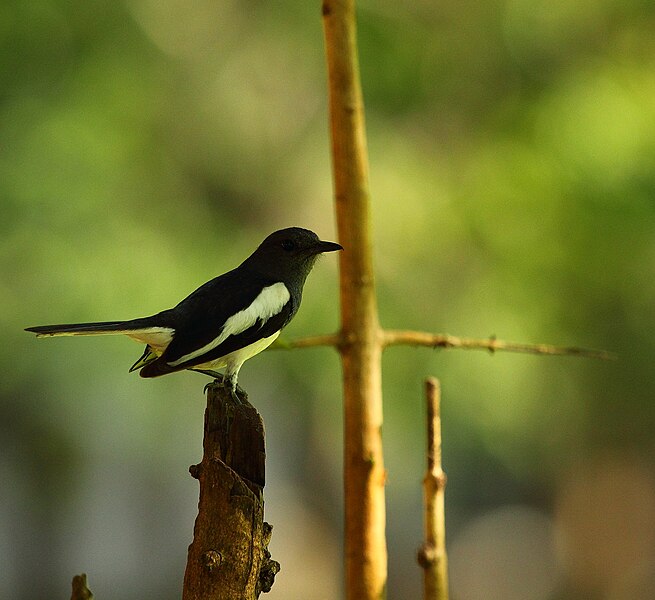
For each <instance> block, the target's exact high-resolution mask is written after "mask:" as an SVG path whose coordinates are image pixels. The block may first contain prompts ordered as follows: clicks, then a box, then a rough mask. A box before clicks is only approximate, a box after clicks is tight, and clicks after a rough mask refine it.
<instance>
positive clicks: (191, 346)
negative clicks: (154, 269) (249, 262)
mask: <svg viewBox="0 0 655 600" xmlns="http://www.w3.org/2000/svg"><path fill="white" fill-rule="evenodd" d="M280 286H282V287H280ZM264 290H267V291H266V292H265V293H264V294H263V291H264ZM262 294H263V295H262ZM262 298H264V300H273V301H274V302H273V304H274V305H275V306H273V308H276V310H275V312H274V313H273V314H269V313H270V310H269V312H268V313H267V312H266V310H264V311H263V313H262V314H263V315H264V318H254V317H257V316H258V310H260V309H262V307H264V308H265V306H266V303H265V302H263V301H262ZM257 300H259V302H257ZM276 302H277V304H278V305H279V307H278V306H277V305H276V304H275V303H276ZM260 304H261V305H262V306H260ZM269 309H270V302H269ZM297 309H298V307H297V303H296V302H295V300H294V299H293V298H292V297H291V294H290V293H289V291H288V289H287V288H286V286H284V284H283V283H282V282H275V281H271V280H269V279H266V278H264V277H261V276H259V275H256V274H254V273H252V272H247V271H244V270H243V269H238V268H237V269H235V270H233V271H230V272H228V273H225V274H224V275H221V276H220V277H217V278H215V279H212V280H211V281H209V282H207V283H206V284H205V285H203V286H201V287H200V288H198V289H197V290H196V291H195V292H193V293H192V294H191V295H190V296H188V297H187V298H185V299H184V300H183V301H182V302H180V304H178V305H177V306H176V307H175V308H174V309H173V311H174V312H175V313H176V317H177V318H176V320H177V327H176V331H175V337H174V338H173V340H172V341H171V343H170V344H169V346H168V348H166V351H165V352H164V353H163V354H162V355H161V356H160V357H159V358H158V359H157V360H156V361H154V362H152V363H150V364H148V365H146V366H144V367H143V369H141V372H140V374H141V376H142V377H157V376H159V375H165V374H166V373H172V372H173V371H179V370H182V369H188V368H190V367H193V366H194V365H200V364H203V363H206V362H209V361H212V360H215V359H217V358H220V357H221V356H225V355H226V354H229V353H230V352H234V351H236V350H239V349H241V348H245V347H246V346H249V345H250V344H252V343H254V342H256V341H258V340H260V339H262V338H266V337H269V336H271V335H273V334H274V333H276V332H278V331H279V330H280V329H282V328H283V327H284V326H285V325H286V324H287V323H288V322H289V321H290V320H291V318H292V317H293V315H294V314H295V312H296V311H297ZM244 311H249V312H247V313H245V318H241V319H240V320H239V323H241V327H239V326H237V325H235V322H234V320H232V321H230V319H231V318H232V317H234V316H235V315H237V314H239V313H240V314H241V316H242V317H243V316H244ZM237 319H238V318H237ZM226 325H227V326H226ZM230 331H233V333H230V334H229V335H226V334H228V333H229V332H230ZM217 342H218V343H217Z"/></svg>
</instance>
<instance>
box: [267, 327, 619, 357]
mask: <svg viewBox="0 0 655 600" xmlns="http://www.w3.org/2000/svg"><path fill="white" fill-rule="evenodd" d="M341 343H342V340H341V336H340V335H339V334H338V333H332V334H328V335H315V336H311V337H305V338H300V339H298V340H279V339H278V340H277V341H276V342H275V343H274V344H273V345H272V346H271V349H277V350H293V349H295V348H311V347H313V346H335V347H338V346H339V345H340V344H341ZM380 344H381V346H382V347H383V348H386V347H387V346H427V347H430V348H445V349H449V348H461V349H463V350H488V351H489V352H492V353H493V352H496V351H501V352H517V353H521V354H542V355H551V356H584V357H586V358H598V359H601V360H616V355H615V354H612V353H611V352H607V351H605V350H593V349H589V348H580V347H578V346H553V345H551V344H522V343H518V342H505V341H503V340H498V339H496V338H495V337H493V336H491V337H489V338H486V339H473V338H462V337H457V336H454V335H449V334H447V333H428V332H425V331H404V330H402V331H400V330H389V331H387V330H381V331H380Z"/></svg>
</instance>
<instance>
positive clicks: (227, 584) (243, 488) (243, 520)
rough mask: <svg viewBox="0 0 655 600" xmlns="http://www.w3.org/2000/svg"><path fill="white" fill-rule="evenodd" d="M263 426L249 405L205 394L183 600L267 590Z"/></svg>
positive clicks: (248, 598) (240, 599) (224, 598)
mask: <svg viewBox="0 0 655 600" xmlns="http://www.w3.org/2000/svg"><path fill="white" fill-rule="evenodd" d="M265 458H266V455H265V449H264V424H263V422H262V419H261V417H260V415H259V413H258V412H257V411H256V410H255V408H254V407H252V406H251V405H250V404H248V403H247V402H245V403H244V404H241V405H238V404H235V403H234V401H233V400H232V397H231V395H230V392H229V391H228V390H226V389H225V388H223V387H222V386H220V385H217V384H210V385H209V386H208V387H207V409H206V410H205V427H204V438H203V457H202V462H201V463H200V464H198V465H193V466H191V467H190V468H189V471H190V473H191V475H192V476H193V477H195V478H196V479H198V481H199V482H200V500H199V503H198V516H197V518H196V523H195V527H194V531H193V542H192V543H191V545H190V546H189V554H188V560H187V566H186V571H185V574H184V591H183V596H182V597H183V600H201V599H202V600H253V599H256V598H258V597H259V595H260V593H261V592H268V591H269V590H270V589H271V586H272V585H273V581H274V579H275V575H276V573H277V572H278V571H279V570H280V565H279V564H278V563H277V562H275V561H273V560H271V557H270V553H269V552H268V543H269V541H270V538H271V531H272V528H271V526H270V525H268V523H265V522H264V497H263V489H264V483H265V467H264V465H265Z"/></svg>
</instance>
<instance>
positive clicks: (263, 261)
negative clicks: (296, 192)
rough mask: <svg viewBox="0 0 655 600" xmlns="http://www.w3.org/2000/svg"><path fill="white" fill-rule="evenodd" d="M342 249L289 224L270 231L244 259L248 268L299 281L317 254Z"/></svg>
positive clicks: (311, 232) (308, 231) (310, 266)
mask: <svg viewBox="0 0 655 600" xmlns="http://www.w3.org/2000/svg"><path fill="white" fill-rule="evenodd" d="M335 250H343V248H342V247H341V246H340V245H339V244H337V243H335V242H325V241H323V240H321V239H319V237H318V236H317V235H316V234H315V233H314V232H313V231H310V230H309V229H302V228H301V227H288V228H287V229H280V230H279V231H275V232H273V233H271V235H269V236H268V237H267V238H266V239H265V240H264V241H263V242H262V243H261V244H260V245H259V247H258V248H257V250H255V251H254V252H253V253H252V254H251V255H250V256H249V257H248V258H247V259H246V261H245V263H244V266H245V265H246V264H247V265H248V267H249V268H251V269H253V270H257V271H258V272H259V273H261V274H265V275H270V276H272V277H274V278H279V279H280V280H282V281H285V282H287V281H288V282H292V281H299V283H300V284H301V285H302V283H304V281H305V278H306V277H307V275H309V272H310V271H311V270H312V267H313V266H314V263H315V262H316V259H317V258H318V256H319V255H321V254H323V253H324V252H334V251H335Z"/></svg>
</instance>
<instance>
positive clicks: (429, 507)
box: [418, 377, 448, 600]
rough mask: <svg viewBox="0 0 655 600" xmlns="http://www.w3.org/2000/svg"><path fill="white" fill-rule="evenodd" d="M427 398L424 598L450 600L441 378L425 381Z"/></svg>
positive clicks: (422, 561)
mask: <svg viewBox="0 0 655 600" xmlns="http://www.w3.org/2000/svg"><path fill="white" fill-rule="evenodd" d="M425 396H426V399H427V416H428V419H427V430H428V439H427V451H428V452H427V456H428V460H427V463H428V464H427V471H426V472H425V477H424V479H423V494H424V510H425V516H424V526H425V542H424V543H423V546H422V547H421V548H420V550H419V552H418V562H419V564H420V565H421V567H422V568H423V598H424V600H448V557H447V555H446V513H445V508H444V494H445V488H446V474H445V473H444V472H443V469H442V467H441V409H440V402H441V389H440V385H439V380H438V379H435V378H434V377H430V378H429V379H427V380H426V382H425Z"/></svg>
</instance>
